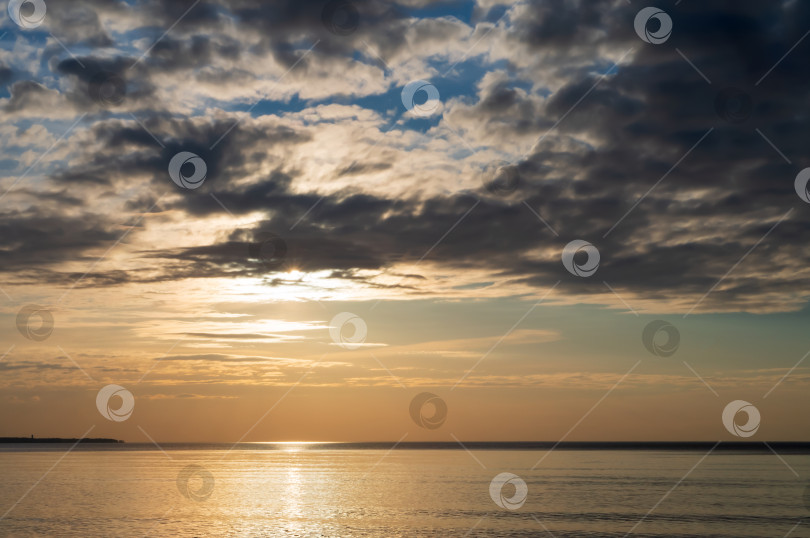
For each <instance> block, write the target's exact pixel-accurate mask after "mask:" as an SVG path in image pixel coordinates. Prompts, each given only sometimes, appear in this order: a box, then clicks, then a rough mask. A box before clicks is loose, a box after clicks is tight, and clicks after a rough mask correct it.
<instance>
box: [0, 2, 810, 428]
mask: <svg viewBox="0 0 810 538" xmlns="http://www.w3.org/2000/svg"><path fill="white" fill-rule="evenodd" d="M7 7H8V9H7V10H5V15H6V16H5V18H4V19H3V21H2V25H0V110H2V113H3V116H2V122H0V140H1V141H2V142H1V143H0V212H2V218H0V252H2V254H0V320H1V321H0V345H1V346H2V349H0V353H2V359H0V374H1V375H0V402H2V405H0V436H29V435H32V434H33V435H36V436H38V437H48V436H60V437H80V436H82V435H89V436H91V437H112V438H116V439H125V440H127V441H128V442H153V441H154V442H169V441H189V442H197V441H200V442H202V441H213V442H236V441H397V440H399V441H449V442H453V441H454V440H455V441H458V440H461V441H464V440H469V441H510V440H513V441H518V440H540V441H557V440H569V441H611V440H669V441H682V440H709V441H716V440H721V439H722V440H729V441H731V440H737V441H740V440H785V441H790V440H803V441H808V440H810V427H809V426H808V422H807V420H806V416H807V414H806V409H807V405H808V403H810V401H809V397H808V394H810V393H809V392H808V388H809V387H810V370H809V369H808V368H810V360H808V361H806V362H805V360H804V359H805V357H806V356H807V354H808V353H809V352H810V338H808V336H807V334H808V333H807V330H806V326H807V323H808V321H810V317H809V316H808V314H810V309H809V308H808V296H810V293H809V292H808V285H810V251H808V249H807V248H806V245H807V243H808V240H810V226H809V225H810V207H808V203H810V194H808V190H807V183H808V181H807V178H808V177H810V171H808V172H806V174H807V175H805V173H803V170H805V168H806V167H808V166H810V158H808V151H807V148H806V140H807V139H808V134H809V133H810V127H808V116H809V115H810V101H808V99H807V96H808V93H809V92H810V75H808V71H807V69H806V58H807V55H808V53H810V39H805V38H806V37H807V36H808V34H809V33H810V5H807V4H806V3H804V2H800V1H798V0H791V1H772V2H759V1H740V0H735V1H721V0H706V1H703V2H691V1H683V2H682V1H681V0H678V1H674V0H672V1H669V0H658V1H656V2H655V3H652V2H642V1H639V0H632V1H628V0H615V1H590V0H588V1H586V0H581V1H576V0H537V1H512V2H502V1H500V0H472V1H463V2H458V1H454V0H451V1H446V2H430V1H427V0H402V1H373V2H372V1H362V0H357V1H354V0H351V1H340V0H333V1H331V2H324V1H302V0H295V1H292V0H279V1H274V2H260V1H258V0H197V1H194V0H190V1H187V0H178V1H176V2H158V1H152V0H144V1H139V0H134V1H116V0H70V1H68V0H36V2H28V3H24V4H22V3H21V2H19V1H17V0H14V1H12V2H10V5H8V6H7ZM728 417H731V420H728Z"/></svg>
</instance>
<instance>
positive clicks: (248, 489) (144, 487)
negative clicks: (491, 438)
mask: <svg viewBox="0 0 810 538" xmlns="http://www.w3.org/2000/svg"><path fill="white" fill-rule="evenodd" d="M542 454H543V452H539V451H500V450H498V451H496V450H491V451H478V452H477V453H476V457H477V458H478V459H479V460H480V461H481V463H482V464H483V465H485V466H486V469H484V468H482V467H481V466H480V465H479V464H478V463H476V461H475V460H474V459H473V458H471V457H470V456H469V455H468V454H466V453H465V452H464V451H462V450H396V451H393V452H391V453H387V451H385V450H342V449H335V450H323V449H310V448H307V446H306V445H305V444H287V445H284V446H281V447H277V449H276V450H234V451H233V452H230V453H228V454H227V455H226V451H225V450H169V451H168V456H170V457H171V459H169V458H168V457H167V456H165V455H163V454H162V453H160V452H158V451H133V450H128V451H116V450H102V451H76V452H74V453H71V454H70V455H69V456H68V457H66V458H65V459H64V460H63V461H62V462H61V463H60V464H59V465H58V466H57V467H55V468H54V470H53V471H52V472H51V473H50V474H48V475H47V477H46V478H45V479H43V480H42V482H41V483H40V484H39V485H38V486H37V487H35V488H34V489H33V490H31V492H30V493H29V494H28V495H27V496H26V497H25V498H24V499H23V500H22V501H21V502H20V503H19V504H18V505H17V506H16V507H14V509H13V510H12V511H11V512H10V513H9V515H8V516H7V517H6V518H5V519H3V520H0V534H2V535H8V536H21V535H22V536H25V535H37V534H42V535H59V536H135V535H139V536H143V535H152V536H168V535H171V536H184V537H190V536H285V537H292V536H357V537H361V536H362V537H367V536H386V537H397V536H447V535H457V536H464V535H465V534H466V533H468V532H470V531H471V532H470V534H469V535H470V536H493V535H495V536H537V535H542V534H543V532H544V531H543V528H542V526H541V525H545V526H546V527H547V528H548V529H549V530H550V531H551V532H553V533H554V535H555V536H558V537H564V536H588V535H591V536H611V535H615V536H623V535H624V534H625V533H627V532H628V531H629V530H630V529H631V528H632V527H633V525H635V523H636V522H637V521H638V520H639V519H640V518H641V517H642V516H643V515H644V514H645V513H646V512H647V511H648V510H649V509H650V508H652V507H653V506H654V505H655V503H656V502H658V501H659V499H661V497H662V496H663V495H664V494H665V493H666V492H667V491H668V490H669V489H670V488H671V487H672V486H673V485H674V484H675V483H676V482H677V481H678V480H679V479H680V478H681V477H682V476H683V475H684V474H685V473H686V471H688V470H689V468H691V467H692V466H693V465H694V464H695V462H696V461H697V460H698V459H699V458H700V456H701V455H700V454H697V453H694V452H677V453H676V452H672V453H669V452H598V451H579V452H563V451H560V452H557V453H554V454H552V455H551V457H549V458H548V459H546V460H545V461H544V463H543V465H541V466H540V467H538V469H537V470H535V471H531V470H530V468H531V467H532V465H534V463H535V462H536V461H537V460H538V458H539V457H540V456H541V455H542ZM223 456H224V457H223ZM58 457H59V453H56V452H5V453H3V454H2V455H0V471H2V476H3V478H4V480H3V488H2V491H0V509H1V511H0V513H2V512H5V511H6V510H7V509H8V508H9V507H11V506H12V505H13V504H14V503H15V502H17V500H18V499H19V498H20V497H21V496H22V495H23V493H25V491H26V490H28V489H29V488H30V487H31V485H32V484H34V483H35V482H36V480H38V479H39V478H40V477H41V476H42V475H43V474H44V473H45V471H47V470H48V468H49V467H50V466H51V465H53V463H54V462H55V461H56V459H58ZM786 459H787V460H788V461H789V463H790V465H791V466H792V467H793V468H794V469H795V470H796V471H797V472H798V473H799V475H800V476H802V477H805V476H808V475H810V458H808V457H807V456H794V455H791V456H787V457H786ZM192 464H193V465H198V466H200V467H201V468H204V469H206V470H207V471H210V473H211V475H212V476H213V477H214V480H215V482H214V487H213V491H212V493H211V495H210V497H208V498H207V499H206V500H202V501H199V502H195V501H194V500H193V498H188V497H186V496H183V495H181V494H180V492H179V490H178V487H177V485H176V479H177V477H178V473H179V472H180V471H181V469H183V468H185V467H187V466H189V465H192ZM503 471H508V472H511V473H515V474H516V475H518V476H520V477H522V478H523V479H524V480H525V481H526V483H527V485H528V498H527V500H526V503H525V505H523V506H522V507H521V508H520V509H518V510H515V511H509V510H504V509H501V508H499V507H498V506H496V505H495V503H494V502H493V501H492V499H491V498H490V493H489V485H490V481H491V480H492V478H493V477H494V476H495V475H497V474H498V473H500V472H503ZM363 477H365V478H363ZM192 480H196V482H195V481H190V482H189V488H190V489H191V491H192V492H193V491H197V490H199V489H200V488H202V487H203V486H204V484H202V483H201V482H200V477H199V476H197V477H193V478H192ZM804 486H805V483H804V481H803V480H800V479H796V477H795V476H793V475H792V473H791V472H790V471H789V470H788V469H787V468H786V467H785V466H784V465H783V464H782V463H780V461H779V460H778V459H777V458H775V457H773V456H771V457H769V456H763V455H750V454H749V455H746V454H743V455H728V454H713V455H712V456H711V457H709V458H707V459H706V461H704V462H703V463H702V464H701V465H700V466H699V467H698V468H696V469H695V471H694V472H693V473H692V474H691V475H690V476H689V478H688V479H687V480H685V481H684V482H683V483H682V484H681V485H680V486H679V487H678V488H677V489H675V490H674V491H673V492H672V494H671V495H670V496H669V497H667V498H666V500H665V501H664V502H662V503H661V504H660V505H659V506H658V508H656V510H655V511H654V512H653V513H652V514H651V515H650V516H649V517H648V518H647V519H646V520H645V521H644V522H643V523H642V524H641V525H639V527H638V528H637V529H636V532H635V533H634V534H635V535H636V536H687V535H689V536H700V535H712V536H748V537H753V536H763V537H764V536H776V535H779V536H783V535H784V534H785V533H787V532H788V530H790V528H791V527H793V526H794V525H795V524H796V523H797V522H798V521H799V520H800V519H801V518H803V517H805V516H806V515H808V513H807V510H806V509H805V508H804V507H803V505H802V498H801V496H802V492H803V489H804ZM805 530H807V529H803V528H802V527H801V526H800V527H799V528H797V529H796V531H795V532H794V533H793V534H792V536H805V534H802V531H805Z"/></svg>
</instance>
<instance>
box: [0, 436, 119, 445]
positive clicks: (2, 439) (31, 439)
mask: <svg viewBox="0 0 810 538" xmlns="http://www.w3.org/2000/svg"><path fill="white" fill-rule="evenodd" d="M123 442H124V441H121V440H119V439H106V438H103V437H99V438H86V439H79V438H74V439H62V438H59V437H41V438H40V437H0V443H6V444H9V443H14V444H22V443H123Z"/></svg>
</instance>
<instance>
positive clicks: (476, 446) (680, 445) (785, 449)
mask: <svg viewBox="0 0 810 538" xmlns="http://www.w3.org/2000/svg"><path fill="white" fill-rule="evenodd" d="M462 442H463V445H461V444H460V443H457V442H452V441H441V442H430V441H427V442H403V443H397V442H396V441H388V442H385V441H375V442H358V443H349V442H301V443H294V442H272V441H268V442H247V443H244V442H243V443H237V444H235V445H234V444H232V443H204V442H197V443H183V442H160V443H159V445H160V447H159V448H158V447H157V446H155V445H154V444H151V443H145V442H143V443H142V442H137V443H125V442H124V441H121V440H118V439H104V438H95V439H93V438H89V439H62V438H33V439H32V438H30V437H0V445H15V444H17V445H19V444H24V445H41V444H50V445H56V444H77V445H104V446H108V447H110V448H113V447H116V448H120V449H122V450H138V451H140V450H232V449H238V450H257V451H276V450H278V451H288V450H310V451H311V450H386V451H387V450H392V449H396V450H462V449H464V450H515V451H521V450H526V451H550V450H557V451H588V450H590V451H644V452H649V451H671V452H708V451H710V450H711V451H714V452H734V453H768V454H770V453H772V452H773V451H776V452H778V453H780V454H807V455H810V442H805V441H722V442H719V443H718V442H717V441H612V442H604V441H601V442H600V441H596V442H593V441H565V442H561V443H558V442H555V441H511V442H510V441H462ZM9 448H11V447H9Z"/></svg>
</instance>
